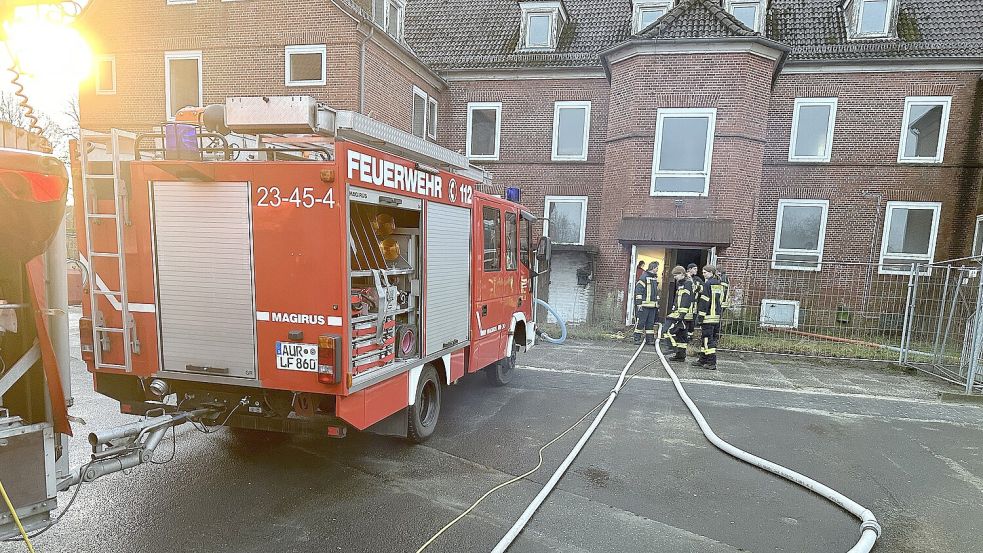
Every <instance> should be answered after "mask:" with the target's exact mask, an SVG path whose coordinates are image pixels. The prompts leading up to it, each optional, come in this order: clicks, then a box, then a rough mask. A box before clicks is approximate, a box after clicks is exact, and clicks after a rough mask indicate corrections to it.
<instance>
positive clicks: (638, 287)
mask: <svg viewBox="0 0 983 553" xmlns="http://www.w3.org/2000/svg"><path fill="white" fill-rule="evenodd" d="M658 306H659V277H657V276H655V274H654V273H650V272H648V271H645V272H644V273H642V277H641V278H640V279H638V282H636V283H635V308H636V309H637V308H639V307H658Z"/></svg>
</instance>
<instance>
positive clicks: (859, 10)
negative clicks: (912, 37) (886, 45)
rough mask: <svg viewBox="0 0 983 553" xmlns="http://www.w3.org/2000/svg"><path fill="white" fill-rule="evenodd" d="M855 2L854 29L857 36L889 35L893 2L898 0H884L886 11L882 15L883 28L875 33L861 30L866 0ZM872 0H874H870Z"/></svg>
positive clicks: (893, 10)
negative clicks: (855, 21) (883, 15)
mask: <svg viewBox="0 0 983 553" xmlns="http://www.w3.org/2000/svg"><path fill="white" fill-rule="evenodd" d="M855 1H856V2H857V11H856V18H857V23H856V27H855V28H854V31H855V33H856V36H857V38H885V37H889V36H891V19H892V18H893V17H894V13H895V7H896V6H895V4H896V3H897V1H898V0H886V2H887V11H886V14H885V17H884V30H883V31H880V32H876V33H865V32H863V31H862V26H863V22H864V6H865V5H866V4H867V1H868V0H855ZM870 1H874V0H870Z"/></svg>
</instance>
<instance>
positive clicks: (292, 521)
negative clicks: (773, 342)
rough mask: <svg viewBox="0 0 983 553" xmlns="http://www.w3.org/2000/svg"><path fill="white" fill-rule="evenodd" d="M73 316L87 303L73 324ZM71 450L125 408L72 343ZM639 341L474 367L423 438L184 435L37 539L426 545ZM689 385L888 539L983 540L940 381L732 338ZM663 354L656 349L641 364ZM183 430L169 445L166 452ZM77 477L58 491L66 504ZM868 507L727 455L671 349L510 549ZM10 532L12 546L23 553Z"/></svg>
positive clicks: (568, 442) (735, 539)
mask: <svg viewBox="0 0 983 553" xmlns="http://www.w3.org/2000/svg"><path fill="white" fill-rule="evenodd" d="M75 319H76V317H73V320H75ZM74 346H75V348H74V349H73V356H74V357H75V359H74V362H73V371H74V382H73V384H74V396H75V404H74V406H73V407H72V408H71V410H70V411H71V413H72V414H73V415H74V416H77V417H81V418H83V419H85V421H86V423H87V424H86V425H85V426H82V425H78V424H77V425H76V430H77V434H79V436H80V437H79V438H78V439H75V440H73V442H72V446H71V455H72V456H73V463H79V462H84V460H85V454H86V446H85V444H84V439H82V438H83V437H84V436H83V435H84V434H85V433H87V432H89V431H90V430H91V429H92V428H101V427H106V426H111V425H114V424H118V423H122V422H126V421H127V420H129V417H127V416H126V415H121V414H119V413H118V406H117V405H116V404H115V403H114V402H113V401H111V400H109V399H107V398H104V397H101V396H98V395H96V394H95V393H94V392H93V391H92V385H91V381H90V379H89V375H88V374H87V373H86V372H85V369H84V365H83V364H82V363H81V361H80V360H79V359H78V350H77V343H76V344H74ZM631 351H632V349H631V347H630V346H626V345H622V344H615V343H604V344H601V343H582V344H575V343H571V344H569V345H565V346H543V347H541V348H539V349H538V350H537V351H535V352H531V353H529V354H527V355H524V356H522V357H520V363H522V365H523V368H522V369H521V370H520V371H519V374H518V376H517V378H516V380H515V382H514V383H513V384H512V385H511V386H509V387H505V388H496V387H492V386H491V385H489V384H488V383H487V382H486V380H485V378H484V377H483V375H473V376H471V377H468V378H466V379H464V380H463V381H462V382H461V383H459V384H457V385H455V386H451V387H449V388H447V389H446V393H445V396H444V398H445V403H444V406H443V410H442V412H441V415H440V427H439V429H438V431H437V433H436V434H435V435H434V437H433V438H432V439H431V440H430V441H429V442H427V443H426V444H425V445H410V444H408V443H406V442H405V441H403V440H400V439H396V438H388V437H380V436H374V435H368V434H358V433H352V434H350V435H349V437H348V438H346V439H344V440H327V439H325V440H313V439H298V438H292V439H286V440H279V441H277V440H272V441H266V440H256V439H251V438H244V437H242V436H239V435H235V434H233V433H231V432H228V431H225V430H223V431H221V432H219V433H216V434H211V435H203V434H200V433H198V432H196V431H195V430H194V429H193V428H192V427H190V426H184V427H182V428H179V429H178V430H177V433H176V434H177V442H176V444H175V445H176V447H175V451H174V453H175V454H174V458H173V460H171V461H170V462H167V463H166V464H163V465H160V466H142V467H138V468H137V469H135V470H133V471H131V472H130V473H129V474H115V475H111V476H108V477H105V478H103V479H100V480H98V481H96V482H93V483H89V484H85V485H84V486H83V487H82V489H81V492H80V494H79V498H78V500H77V502H76V503H75V505H74V506H73V507H72V509H71V511H69V512H68V514H67V515H66V516H65V517H64V519H63V520H62V522H61V523H60V524H58V525H57V526H55V527H54V528H52V529H51V530H50V531H48V532H47V533H46V534H44V535H43V536H40V537H39V538H37V540H36V541H35V545H36V546H37V550H38V552H39V553H40V552H46V553H59V552H64V553H76V552H119V553H131V552H132V553H137V552H139V553H143V552H155V551H166V552H171V551H174V552H225V551H229V552H237V553H239V552H264V553H265V552H268V551H277V552H315V551H316V552H325V551H346V552H353V551H358V552H362V551H364V552H388V551H393V552H403V551H408V552H413V551H416V550H417V548H418V547H419V546H420V545H422V544H423V543H424V542H425V541H426V540H427V539H428V538H429V537H430V536H431V535H432V534H433V533H434V532H436V531H437V530H439V529H440V528H441V527H442V526H443V525H444V524H446V523H447V522H449V521H450V520H451V519H453V518H454V517H456V516H457V515H458V514H459V513H461V512H462V511H463V510H464V509H466V508H467V507H468V506H469V505H470V504H471V503H472V502H473V501H474V500H475V499H477V498H478V497H479V496H481V495H482V494H483V493H484V492H485V491H486V490H487V489H489V488H491V487H493V486H495V485H497V484H499V483H501V482H503V481H505V480H508V479H509V478H511V477H512V476H513V475H517V474H521V473H523V472H525V471H526V470H528V469H529V468H531V467H533V466H535V464H536V461H537V450H538V449H539V447H540V446H541V445H542V444H543V443H545V442H547V441H549V440H550V439H552V438H553V437H554V436H555V435H556V434H558V433H559V432H561V431H562V430H563V429H565V428H567V427H568V426H569V425H571V424H573V423H574V422H575V421H576V420H577V419H579V418H580V417H581V416H582V415H583V414H584V413H585V412H586V411H587V410H589V409H590V408H591V407H593V406H594V405H596V404H597V403H598V402H600V401H602V400H603V399H604V398H605V397H606V396H607V394H608V391H609V390H610V389H611V387H612V386H613V384H614V378H615V376H616V372H617V371H618V370H620V368H621V367H622V366H623V365H624V362H625V360H627V358H628V356H629V355H630V354H631ZM722 357H724V359H723V360H722V361H721V363H720V368H721V370H720V371H718V372H717V373H708V372H699V371H698V370H697V369H691V368H686V369H684V370H682V371H681V373H682V374H681V376H683V378H684V379H685V380H684V384H685V385H686V387H687V390H688V391H689V393H690V395H691V396H692V397H693V399H694V401H695V402H696V403H697V404H698V405H699V407H700V408H701V409H702V410H703V412H704V414H705V415H706V417H707V419H708V421H709V422H710V424H711V425H712V426H713V427H714V429H715V431H716V432H717V433H718V434H719V435H720V436H721V437H723V438H724V439H726V440H729V441H731V442H732V443H734V444H735V445H738V446H740V447H743V448H745V449H748V450H750V451H751V452H753V453H755V454H757V455H760V456H763V457H766V458H768V459H771V460H773V461H775V462H778V463H781V464H785V465H787V466H789V467H791V468H794V469H796V470H798V471H800V472H803V473H805V474H807V475H809V476H811V477H813V478H816V479H817V480H819V481H821V482H823V483H825V484H827V485H829V486H831V487H833V488H835V489H837V490H839V491H841V492H842V493H844V494H846V495H848V496H850V497H851V498H853V499H855V500H856V501H858V502H860V503H861V504H863V505H865V506H867V507H868V508H870V509H871V510H872V511H873V512H874V513H875V514H876V515H877V517H878V519H879V520H880V521H881V524H882V525H883V527H884V535H883V537H882V539H881V541H880V542H879V543H878V546H877V547H876V548H875V551H883V552H899V553H942V552H953V551H983V516H981V513H983V512H981V506H983V455H981V451H983V450H981V448H983V427H981V418H983V408H981V407H978V406H971V405H959V404H942V403H940V402H938V400H936V399H934V398H935V394H936V393H937V392H938V391H942V390H948V388H945V387H944V385H942V384H939V383H937V382H935V381H933V380H928V379H924V378H920V377H917V376H914V375H909V374H905V373H901V372H898V371H890V370H886V369H884V368H882V367H880V366H846V365H843V364H841V363H818V362H811V361H808V360H788V359H785V358H767V357H764V356H760V355H759V356H748V357H740V356H729V355H728V354H724V355H723V356H722ZM655 360H656V356H655V355H654V353H651V352H649V353H645V354H643V356H642V357H641V358H640V360H639V362H638V363H637V364H636V365H635V369H638V368H642V367H645V366H646V365H650V364H651V362H652V361H655ZM586 426H587V425H586V423H584V424H582V425H581V427H580V428H581V430H579V431H577V432H574V433H571V434H570V435H568V436H566V437H565V438H563V439H562V440H560V441H559V442H557V444H556V445H554V446H553V447H552V448H551V449H549V450H547V453H546V459H545V466H544V468H543V469H542V470H540V471H539V472H537V473H535V474H534V475H532V476H531V477H529V478H527V479H525V480H523V481H520V482H519V483H517V484H515V485H513V486H510V487H507V488H504V489H503V490H500V491H499V492H497V493H496V494H494V495H492V496H491V497H490V498H489V499H488V500H486V501H485V502H484V503H483V504H482V505H481V506H479V507H478V508H477V509H476V510H475V511H474V512H473V513H472V514H471V515H469V516H467V517H465V518H464V519H462V520H461V522H460V523H458V524H457V525H455V526H454V527H452V528H451V529H450V530H448V531H447V532H446V533H445V534H444V535H443V536H441V538H439V539H438V540H437V541H436V542H435V543H434V544H433V545H432V546H431V547H430V548H428V550H427V551H432V552H455V553H457V552H470V551H480V552H485V551H490V550H491V548H492V547H493V546H494V545H495V544H496V543H497V542H498V540H499V539H500V537H501V536H502V535H504V534H505V532H506V531H507V530H508V528H509V527H510V526H511V525H512V523H513V522H514V520H515V519H516V518H517V517H518V515H519V514H520V513H521V511H522V510H523V509H524V508H525V506H526V505H527V504H528V502H529V501H530V500H531V499H532V498H533V497H534V496H535V495H536V493H537V492H538V491H539V489H540V488H541V486H542V484H543V483H545V481H546V480H547V479H548V478H549V476H550V475H551V474H552V471H553V469H554V468H555V467H556V466H557V465H558V464H559V463H560V461H561V460H562V458H563V457H564V456H565V455H566V453H567V452H568V451H569V450H570V448H571V447H572V446H573V444H574V443H575V442H576V441H577V439H578V438H579V436H580V434H581V432H582V430H583V429H584V428H586ZM170 454H171V443H170V442H169V441H168V442H165V443H164V444H162V446H161V447H160V448H159V450H158V454H157V460H158V461H160V462H162V461H166V460H167V458H168V457H170ZM69 496H70V493H62V494H61V495H60V496H59V501H60V503H61V504H62V505H64V504H65V503H66V502H67V500H68V498H69ZM858 536H859V524H858V523H857V521H856V520H855V519H853V517H851V516H850V515H848V514H847V513H845V512H843V511H841V510H840V509H839V508H837V507H835V506H834V505H832V504H830V503H829V502H827V501H825V500H823V499H821V498H818V497H816V496H814V495H812V494H810V493H808V492H806V491H804V490H802V489H800V488H798V487H796V486H794V485H792V484H789V483H787V482H784V481H781V480H779V479H777V478H775V477H773V476H771V475H769V474H767V473H764V472H762V471H760V470H758V469H755V468H752V467H749V466H746V465H744V464H742V463H740V462H738V461H736V460H734V459H732V458H730V457H728V456H726V455H724V454H723V453H720V452H719V451H717V450H716V449H714V448H713V446H711V445H710V444H709V442H707V441H706V440H705V439H704V437H703V435H702V433H700V431H699V428H698V427H697V425H696V423H695V422H694V421H693V419H692V418H691V417H690V415H689V412H688V411H687V410H686V408H685V406H684V405H683V404H682V402H681V401H680V400H679V398H678V396H677V395H676V393H675V391H674V389H673V388H672V385H671V383H669V382H668V381H667V380H666V378H665V373H664V372H663V371H662V369H661V367H660V366H659V365H658V364H651V366H649V367H648V368H646V369H645V370H644V371H643V372H641V373H640V374H639V376H638V377H636V378H634V379H633V380H632V381H631V382H630V383H629V385H628V386H627V388H626V389H625V390H624V392H623V393H622V394H621V395H620V396H619V397H618V400H617V401H616V403H615V404H614V406H613V407H612V408H611V410H610V411H609V413H608V416H607V418H606V419H605V420H604V422H603V423H602V424H601V426H600V427H599V428H598V430H597V432H596V433H595V435H594V437H593V438H592V439H591V440H590V441H589V442H588V444H587V447H586V448H585V449H584V451H583V452H582V453H581V455H580V457H579V458H578V459H577V461H576V462H575V463H574V464H573V466H572V467H571V470H570V472H568V473H567V476H566V477H564V478H563V480H562V481H561V482H560V485H559V487H558V490H557V491H556V492H554V494H553V495H552V496H550V498H549V499H548V500H547V501H546V503H545V504H544V506H543V508H542V509H541V511H540V512H539V513H538V514H537V515H536V516H535V517H534V518H533V519H532V521H531V523H530V525H529V526H528V527H527V529H526V530H525V531H524V532H523V533H522V535H521V536H520V537H519V539H518V540H517V541H516V543H515V545H514V546H513V548H512V549H511V550H510V551H514V552H517V553H518V552H543V551H562V552H624V551H632V552H634V551H653V552H654V551H658V552H677V551H678V552H694V553H695V552H735V551H755V552H771V551H784V552H794V553H812V552H842V551H847V550H848V549H849V548H850V547H851V546H852V545H853V543H854V542H855V541H856V539H857V537H858ZM21 550H23V549H22V548H21V546H14V545H13V544H0V551H2V552H7V551H21Z"/></svg>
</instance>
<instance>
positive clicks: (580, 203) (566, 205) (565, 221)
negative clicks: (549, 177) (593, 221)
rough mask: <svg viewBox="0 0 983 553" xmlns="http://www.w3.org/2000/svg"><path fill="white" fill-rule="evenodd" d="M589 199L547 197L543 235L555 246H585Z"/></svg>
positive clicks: (580, 197)
mask: <svg viewBox="0 0 983 553" xmlns="http://www.w3.org/2000/svg"><path fill="white" fill-rule="evenodd" d="M586 223H587V198H586V197H584V196H546V220H545V221H543V234H544V235H546V236H549V238H550V240H552V241H553V243H554V244H573V245H577V246H583V245H584V234H585V231H586V229H587V224H586Z"/></svg>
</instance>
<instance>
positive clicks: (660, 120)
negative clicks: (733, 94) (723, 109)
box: [649, 108, 717, 197]
mask: <svg viewBox="0 0 983 553" xmlns="http://www.w3.org/2000/svg"><path fill="white" fill-rule="evenodd" d="M693 116H697V117H707V118H709V124H708V125H707V144H706V150H705V155H704V159H703V170H702V171H660V170H659V162H660V161H661V160H660V156H661V153H662V138H663V137H662V129H663V124H664V123H665V120H666V119H668V118H673V117H693ZM716 126H717V108H660V109H659V111H658V114H657V115H656V123H655V152H654V153H653V155H652V183H651V187H650V189H649V192H650V195H651V196H698V197H702V196H707V195H708V194H709V192H710V169H711V167H712V162H713V143H714V131H715V129H716ZM658 177H703V191H702V192H658V191H656V189H655V180H656V178H658Z"/></svg>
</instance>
